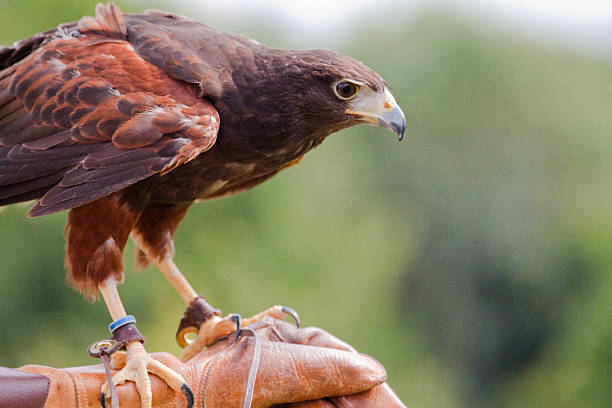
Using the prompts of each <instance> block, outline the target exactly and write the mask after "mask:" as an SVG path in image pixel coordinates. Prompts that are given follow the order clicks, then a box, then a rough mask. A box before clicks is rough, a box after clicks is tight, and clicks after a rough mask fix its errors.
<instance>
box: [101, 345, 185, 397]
mask: <svg viewBox="0 0 612 408" xmlns="http://www.w3.org/2000/svg"><path fill="white" fill-rule="evenodd" d="M126 348H127V353H119V352H117V353H115V354H114V355H113V359H112V366H113V368H115V369H118V368H119V367H122V368H121V369H120V370H119V372H117V373H115V375H113V377H112V381H113V384H115V385H121V384H123V383H125V382H126V381H133V382H134V383H135V384H136V389H137V390H138V393H139V394H140V400H141V403H142V408H151V407H152V404H153V394H152V392H151V381H150V379H149V373H152V374H155V375H156V376H158V377H159V378H160V379H162V380H163V381H164V382H166V384H168V386H170V388H172V389H173V390H175V391H177V392H179V391H181V392H183V393H184V394H185V397H186V398H187V407H188V408H190V407H192V406H193V394H192V392H191V390H190V389H189V387H188V386H187V385H186V383H185V380H184V379H183V377H181V376H180V375H179V374H177V373H176V372H174V371H173V370H171V369H170V368H168V367H166V366H165V365H163V364H162V363H160V362H159V361H157V360H155V359H153V358H152V357H151V356H150V355H149V353H147V351H146V350H145V348H144V346H143V345H142V344H141V343H140V342H138V341H136V342H133V343H130V344H128V345H127V346H126ZM109 396H110V386H109V384H108V382H105V383H104V384H103V385H102V396H101V398H100V401H101V402H102V405H103V406H106V398H107V397H109Z"/></svg>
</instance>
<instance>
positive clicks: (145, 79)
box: [0, 5, 219, 216]
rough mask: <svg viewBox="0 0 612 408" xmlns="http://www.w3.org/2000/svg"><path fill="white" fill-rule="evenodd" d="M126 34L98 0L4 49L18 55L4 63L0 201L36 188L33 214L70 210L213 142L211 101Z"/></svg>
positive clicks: (215, 124) (0, 75)
mask: <svg viewBox="0 0 612 408" xmlns="http://www.w3.org/2000/svg"><path fill="white" fill-rule="evenodd" d="M58 35H59V38H58ZM125 35H126V27H125V23H124V21H123V17H122V16H121V14H119V13H118V12H117V11H116V9H115V8H114V6H112V5H108V6H99V7H98V9H97V17H96V18H92V17H86V18H84V19H82V20H81V21H80V22H79V23H78V26H77V25H75V24H72V25H70V26H66V27H65V28H64V29H63V30H62V29H60V30H59V31H58V32H56V33H55V34H53V36H54V37H51V36H47V37H46V38H44V39H42V40H41V39H36V40H35V41H32V42H30V43H27V44H26V46H27V47H29V49H27V50H26V51H23V50H22V51H21V54H20V53H19V52H18V50H17V49H13V50H12V51H11V50H8V51H7V49H4V50H0V59H2V58H4V61H5V62H4V65H5V66H6V61H7V60H9V59H10V58H12V59H13V60H14V61H15V62H14V64H13V65H10V66H8V67H6V68H5V69H4V70H3V71H0V205H5V204H9V203H13V202H18V201H24V200H28V199H32V198H38V197H41V196H42V198H41V200H40V201H39V202H38V203H37V204H36V205H35V206H34V207H33V208H32V209H31V211H30V215H31V216H38V215H43V214H48V213H52V212H56V211H60V210H64V209H68V208H73V207H76V206H80V205H83V204H86V203H88V202H91V201H93V200H96V199H98V198H101V197H103V196H106V195H108V194H110V193H112V192H115V191H117V190H120V189H122V188H125V187H127V186H129V185H131V184H134V183H136V182H138V181H140V180H143V179H145V178H147V177H150V176H152V175H154V174H158V173H160V174H163V173H166V172H168V171H171V170H172V169H174V168H175V167H176V166H179V165H181V164H182V163H185V162H188V161H190V160H191V159H193V158H194V157H196V156H197V155H199V154H200V153H202V152H204V151H206V150H207V149H209V148H210V147H211V146H212V145H213V144H214V142H215V139H216V135H217V131H218V129H219V116H218V114H217V112H216V110H215V109H214V107H213V106H212V105H211V104H210V103H209V102H207V101H205V100H204V99H202V98H199V97H198V96H197V93H198V92H199V89H197V88H195V87H194V86H193V85H189V84H186V83H184V82H180V81H177V80H175V79H172V78H170V77H169V76H168V75H167V74H166V73H165V72H164V71H163V70H161V69H160V68H158V67H156V66H154V65H152V64H151V63H149V62H146V61H145V60H143V59H142V58H141V57H140V56H139V55H138V54H137V53H136V51H135V50H134V48H133V47H132V45H131V44H130V43H129V42H127V41H126V40H125V39H124V38H125ZM28 52H29V55H27V56H24V55H23V54H27V53H28ZM3 56H4V57H3ZM43 194H44V196H43Z"/></svg>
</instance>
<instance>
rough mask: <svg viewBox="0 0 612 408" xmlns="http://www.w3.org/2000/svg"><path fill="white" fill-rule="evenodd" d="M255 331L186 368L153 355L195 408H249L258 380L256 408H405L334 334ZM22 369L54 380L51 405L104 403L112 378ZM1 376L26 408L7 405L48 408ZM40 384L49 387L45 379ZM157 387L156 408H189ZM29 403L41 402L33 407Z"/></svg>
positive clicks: (5, 392) (269, 327)
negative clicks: (185, 388) (178, 379)
mask: <svg viewBox="0 0 612 408" xmlns="http://www.w3.org/2000/svg"><path fill="white" fill-rule="evenodd" d="M251 329H255V330H253V331H250V332H249V331H248V330H247V331H245V334H243V335H241V337H240V339H239V340H238V341H237V342H235V343H234V342H233V341H234V339H233V336H232V337H231V338H228V339H225V340H222V341H220V342H218V343H217V344H215V345H213V346H211V347H209V348H208V349H206V350H203V351H202V352H200V353H199V354H197V355H196V356H195V357H193V358H192V359H191V360H189V361H188V362H186V363H183V362H181V361H179V360H178V359H177V358H175V357H174V356H172V355H171V354H168V353H154V354H153V356H154V357H155V358H156V359H158V360H159V361H161V362H162V363H164V364H165V365H166V366H168V367H170V368H171V369H173V370H175V371H176V372H178V373H179V374H181V375H182V376H183V377H184V378H185V380H186V382H187V384H188V385H189V386H190V387H191V389H192V390H193V393H194V396H195V405H194V406H195V407H208V408H233V407H236V408H238V407H242V406H243V403H244V399H245V393H246V394H248V393H249V392H250V391H249V387H248V386H247V383H248V382H249V380H251V381H252V380H253V379H254V381H255V383H254V387H252V389H251V391H252V393H253V394H252V405H251V406H252V407H274V406H283V407H291V408H298V407H299V408H330V407H347V408H348V407H355V408H369V407H390V408H402V407H403V408H405V406H404V405H403V404H402V403H401V401H400V400H399V399H398V398H397V397H396V396H395V394H394V393H393V391H392V390H391V389H390V388H389V387H388V385H386V384H385V383H384V381H385V379H386V374H385V371H384V368H383V367H382V366H381V365H380V363H378V362H377V361H376V360H374V359H373V358H372V357H369V356H367V355H364V354H359V353H357V352H356V351H355V350H354V349H353V348H352V347H350V346H349V345H348V344H346V343H344V342H342V341H341V340H339V339H337V338H336V337H334V336H332V335H330V334H329V333H327V332H325V331H323V330H321V329H317V328H304V329H298V328H296V327H295V326H293V325H291V324H288V323H285V322H282V321H279V320H274V319H269V318H266V319H265V320H264V321H262V322H261V323H260V324H257V325H253V326H251ZM249 333H250V335H249ZM253 334H255V335H253ZM257 342H258V343H259V344H256V343H257ZM257 349H259V350H260V351H259V352H258V351H257ZM256 354H259V358H258V360H259V366H258V368H257V367H255V368H257V370H256V373H257V374H256V376H254V375H253V374H252V375H251V376H249V372H253V371H254V370H253V367H252V362H253V361H255V360H254V358H255V359H257V358H256V357H255V355H256ZM124 363H125V354H124V353H115V354H114V355H113V359H112V363H111V366H112V368H113V369H119V368H121V367H122V365H123V364H124ZM19 370H20V371H22V372H28V373H34V374H41V375H43V376H46V377H47V378H49V380H50V386H49V391H48V395H47V398H46V402H45V404H44V407H46V408H50V407H62V408H64V407H65V408H69V407H79V408H80V407H99V406H100V402H99V398H100V388H101V386H102V384H103V383H104V381H105V380H106V375H105V372H104V368H103V366H102V365H101V364H98V365H92V366H86V367H71V368H65V369H56V368H51V367H44V366H35V365H29V366H24V367H21V368H19ZM2 374H3V373H2V372H1V371H0V406H2V407H4V405H3V403H7V401H11V400H9V398H11V397H10V395H9V393H11V392H12V393H13V394H16V396H15V398H16V399H14V400H13V401H18V400H19V399H21V400H24V401H25V404H26V405H17V404H16V403H15V402H12V403H11V404H10V405H7V406H11V407H13V408H20V407H24V408H25V407H31V406H36V407H40V406H41V402H42V401H44V399H43V400H42V401H41V400H38V401H39V402H35V400H36V398H35V397H34V396H32V398H29V399H28V398H25V399H24V398H23V397H25V395H23V393H22V391H21V390H20V385H19V384H20V381H18V380H13V381H12V382H10V384H11V385H10V386H9V387H7V386H6V384H8V383H9V382H7V381H5V380H6V379H5V378H4V379H3V377H2ZM39 380H40V378H39ZM33 383H36V379H34V381H32V379H30V382H29V384H33ZM3 384H4V385H3ZM40 384H41V386H43V385H45V386H46V381H42V382H40ZM45 386H43V387H42V388H43V390H42V391H43V393H44V388H46V387H45ZM151 386H152V391H153V405H154V406H159V407H177V408H178V407H180V408H184V407H186V406H187V401H186V399H185V396H184V395H183V394H182V393H176V392H174V391H173V390H172V389H171V388H169V387H168V386H167V385H166V384H165V383H164V382H163V381H161V380H159V379H158V378H157V377H155V376H151ZM117 389H118V395H119V401H120V404H121V407H122V408H139V407H140V397H139V395H138V393H137V391H136V387H135V386H134V384H133V383H126V384H124V385H121V386H119V387H118V388H117ZM23 392H25V391H23ZM28 401H29V402H30V403H32V402H33V403H35V404H36V405H27V404H28ZM109 406H110V404H109Z"/></svg>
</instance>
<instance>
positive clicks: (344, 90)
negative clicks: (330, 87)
mask: <svg viewBox="0 0 612 408" xmlns="http://www.w3.org/2000/svg"><path fill="white" fill-rule="evenodd" d="M334 90H335V91H336V95H337V96H338V98H340V99H344V100H349V99H351V98H353V97H355V95H357V92H359V85H357V84H354V83H352V82H348V81H341V82H338V83H337V84H336V87H335V88H334Z"/></svg>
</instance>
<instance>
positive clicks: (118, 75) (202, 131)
mask: <svg viewBox="0 0 612 408" xmlns="http://www.w3.org/2000/svg"><path fill="white" fill-rule="evenodd" d="M0 69H1V70H0V206H4V205H8V204H12V203H17V202H23V201H28V200H33V199H37V200H38V201H37V202H36V204H35V205H34V206H33V207H32V208H31V209H30V211H29V216H31V217H37V216H41V215H46V214H51V213H54V212H58V211H62V210H70V212H69V213H68V222H67V225H66V229H65V235H66V266H67V280H68V282H69V283H70V284H71V285H72V286H73V287H74V288H76V289H77V290H79V291H80V292H81V293H83V294H84V295H85V296H86V297H87V298H90V299H95V298H96V297H97V294H98V292H100V293H101V294H102V297H103V298H104V300H105V302H106V305H107V307H108V309H109V312H110V315H111V317H112V319H113V320H114V322H113V325H115V326H114V327H115V329H117V327H121V325H127V326H130V325H131V326H132V327H134V328H135V326H133V323H134V320H133V319H132V320H130V316H127V314H126V312H125V310H124V307H123V305H122V303H121V300H120V297H119V294H118V291H117V284H118V283H121V282H122V281H123V278H124V273H123V267H122V253H123V250H124V248H125V245H126V242H127V240H128V238H129V237H130V235H131V236H132V238H133V240H134V242H135V245H136V247H137V251H138V253H137V259H138V262H139V264H140V265H141V266H142V265H147V264H149V263H153V264H156V265H157V266H158V267H159V269H160V270H161V271H162V272H163V274H164V275H165V276H166V278H167V279H168V280H169V282H170V283H171V284H172V286H173V287H174V288H175V289H176V290H177V291H178V293H179V295H180V296H181V297H182V298H183V300H184V301H185V303H187V304H193V302H194V299H197V298H198V294H197V292H196V291H195V290H194V289H193V288H192V287H191V285H190V284H189V283H188V281H187V280H186V279H185V277H184V276H183V275H182V274H181V272H180V271H179V269H178V268H177V267H176V265H175V264H174V262H173V255H174V247H173V241H172V238H173V235H174V233H175V231H176V229H177V227H178V225H179V223H180V222H181V220H182V218H183V216H184V215H185V213H186V211H187V210H188V209H189V207H190V206H191V205H192V204H193V203H194V202H196V201H202V200H208V199H213V198H220V197H226V196H229V195H232V194H236V193H239V192H241V191H245V190H248V189H250V188H252V187H254V186H256V185H257V184H259V183H261V182H263V181H265V180H267V179H268V178H270V177H272V176H273V175H275V174H276V173H278V172H279V171H281V170H283V169H285V168H287V167H289V166H291V165H294V164H296V163H297V162H299V161H300V159H301V158H302V157H304V155H305V154H306V153H307V152H308V151H309V150H310V149H312V148H314V147H315V146H317V145H319V144H320V143H321V142H322V141H323V140H324V139H325V138H326V137H327V136H329V135H330V134H332V133H334V132H336V131H339V130H341V129H344V128H347V127H349V126H353V125H357V124H364V123H365V124H372V125H376V126H381V127H384V128H388V129H390V130H392V131H394V132H395V133H397V135H398V137H399V139H400V140H401V138H402V136H403V134H404V130H405V127H406V123H405V118H404V114H403V113H402V111H401V109H400V108H399V106H398V105H397V103H396V101H395V99H394V98H393V96H392V94H391V93H390V91H389V87H388V85H387V83H385V81H384V80H383V79H382V78H381V77H380V76H379V75H378V74H377V73H376V72H374V71H373V70H372V69H370V68H368V67H367V66H366V65H364V64H362V63H361V62H359V61H356V60H354V59H352V58H349V57H346V56H344V55H340V54H338V53H335V52H332V51H327V50H308V51H288V50H280V49H273V48H270V47H267V46H265V45H263V44H260V43H259V42H257V41H255V40H252V39H250V38H247V37H244V36H241V35H238V34H233V33H227V32H223V31H220V30H218V29H216V28H213V27H210V26H207V25H205V24H202V23H200V22H197V21H194V20H191V19H189V18H186V17H182V16H178V15H175V14H170V13H166V12H159V11H150V12H146V13H145V14H122V13H121V11H120V10H119V8H118V7H117V6H115V5H114V4H112V3H109V4H106V5H102V4H98V6H97V7H96V15H95V17H83V18H82V19H81V20H80V21H78V22H73V23H67V24H63V25H60V26H59V27H58V28H56V29H54V30H50V31H47V32H44V33H41V34H38V35H36V36H34V37H32V38H30V39H26V40H23V41H20V42H17V43H16V44H15V45H13V46H12V47H3V48H0ZM204 304H206V303H205V302H204ZM206 305H207V304H206ZM207 307H209V306H207ZM205 309H206V307H205ZM209 309H210V310H205V313H204V314H205V315H206V316H205V317H206V319H200V320H199V321H197V322H196V323H197V324H196V327H197V328H199V333H198V338H200V337H203V338H205V339H207V340H206V341H205V343H210V342H212V341H214V340H215V339H218V338H219V337H220V336H223V335H227V334H228V333H230V332H232V331H233V330H236V325H235V324H234V322H233V321H232V320H231V319H230V318H229V317H226V318H222V317H220V316H219V313H218V312H217V311H214V309H212V308H209ZM285 312H287V309H283V308H279V307H274V308H271V309H269V310H268V311H265V312H262V313H261V314H260V315H257V316H255V317H254V318H253V319H250V320H248V322H253V321H255V320H257V319H259V318H261V317H262V316H263V315H266V314H267V315H273V316H284V313H285ZM204 320H206V321H204ZM111 326H112V325H111ZM128 340H129V341H127V346H126V349H127V364H126V366H125V368H124V369H123V370H121V371H119V372H118V373H116V374H115V376H114V377H113V383H116V384H120V383H122V382H124V381H126V380H131V381H135V382H136V384H137V387H138V390H139V392H140V394H141V399H142V404H143V406H145V407H150V406H151V401H152V396H151V391H150V384H149V378H148V372H151V373H154V374H156V375H158V376H159V377H160V378H162V379H163V380H165V381H166V382H167V383H168V384H169V385H170V386H171V387H173V388H175V389H180V388H181V386H182V384H183V383H184V382H183V380H182V378H181V377H180V376H179V375H178V374H176V373H174V372H173V371H172V370H170V369H168V368H166V367H164V366H162V365H161V364H160V363H158V362H156V361H155V360H153V359H151V358H150V357H149V355H148V354H147V353H146V351H145V349H144V347H143V346H142V344H141V342H140V341H139V340H142V337H139V336H134V335H131V337H130V336H128Z"/></svg>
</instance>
